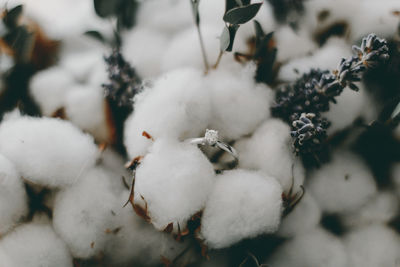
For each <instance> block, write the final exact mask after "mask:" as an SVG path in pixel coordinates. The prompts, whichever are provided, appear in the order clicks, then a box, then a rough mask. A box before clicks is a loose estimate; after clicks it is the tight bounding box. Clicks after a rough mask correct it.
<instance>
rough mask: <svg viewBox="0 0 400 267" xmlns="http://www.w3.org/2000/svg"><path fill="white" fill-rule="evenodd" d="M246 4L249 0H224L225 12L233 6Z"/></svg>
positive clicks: (248, 3)
mask: <svg viewBox="0 0 400 267" xmlns="http://www.w3.org/2000/svg"><path fill="white" fill-rule="evenodd" d="M247 5H250V0H225V13H227V12H228V11H229V10H231V9H233V8H235V7H240V6H247Z"/></svg>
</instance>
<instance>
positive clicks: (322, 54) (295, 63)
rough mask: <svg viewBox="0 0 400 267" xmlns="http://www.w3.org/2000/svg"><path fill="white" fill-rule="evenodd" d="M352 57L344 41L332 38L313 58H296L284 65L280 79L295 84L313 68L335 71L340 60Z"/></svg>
mask: <svg viewBox="0 0 400 267" xmlns="http://www.w3.org/2000/svg"><path fill="white" fill-rule="evenodd" d="M348 56H351V49H350V46H349V44H348V43H346V42H345V41H344V40H343V39H339V38H331V39H330V40H329V41H328V42H327V43H326V44H325V45H324V46H323V47H322V48H321V49H319V50H316V51H315V53H314V54H313V55H311V56H306V57H301V58H295V59H293V60H290V61H289V62H288V63H287V64H285V65H283V66H282V67H281V69H280V71H279V74H278V79H280V80H282V81H286V82H293V81H295V80H296V79H298V78H300V77H301V76H302V75H303V74H304V73H308V72H309V71H310V69H311V68H314V69H316V68H320V69H322V70H334V69H336V68H337V66H338V64H339V62H340V60H341V59H342V58H346V57H348Z"/></svg>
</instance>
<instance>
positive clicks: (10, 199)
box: [0, 154, 28, 236]
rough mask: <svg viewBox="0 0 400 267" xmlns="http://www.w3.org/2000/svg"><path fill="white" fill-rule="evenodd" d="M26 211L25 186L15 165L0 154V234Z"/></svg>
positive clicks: (9, 227) (13, 224)
mask: <svg viewBox="0 0 400 267" xmlns="http://www.w3.org/2000/svg"><path fill="white" fill-rule="evenodd" d="M27 212H28V202H27V196H26V193H25V188H24V185H23V183H22V180H21V177H20V176H19V174H18V172H17V170H16V169H15V166H14V165H13V164H12V163H11V162H10V161H9V160H8V159H6V158H5V157H4V156H3V155H1V154H0V214H1V216H0V236H2V235H4V234H5V233H6V232H7V231H8V230H10V229H11V228H12V227H13V226H15V224H16V223H17V222H18V221H19V219H20V218H21V217H23V216H25V215H26V214H27Z"/></svg>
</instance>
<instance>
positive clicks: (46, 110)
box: [29, 66, 74, 116]
mask: <svg viewBox="0 0 400 267" xmlns="http://www.w3.org/2000/svg"><path fill="white" fill-rule="evenodd" d="M73 83H74V78H73V76H72V75H71V74H70V73H69V72H68V71H67V70H65V69H64V68H62V67H58V66H55V67H51V68H48V69H45V70H42V71H40V72H38V73H36V74H35V75H34V76H33V77H32V79H31V81H30V84H29V88H30V94H31V95H32V96H33V98H34V100H35V102H36V103H38V104H39V106H40V110H41V111H42V114H43V115H45V116H51V115H52V114H53V113H54V112H55V111H56V110H57V109H59V108H61V107H63V104H64V98H65V95H66V93H67V92H68V89H69V87H71V86H72V84H73Z"/></svg>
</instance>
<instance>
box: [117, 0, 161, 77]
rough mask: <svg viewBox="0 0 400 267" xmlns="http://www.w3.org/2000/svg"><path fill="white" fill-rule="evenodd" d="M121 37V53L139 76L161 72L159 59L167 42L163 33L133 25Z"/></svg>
mask: <svg viewBox="0 0 400 267" xmlns="http://www.w3.org/2000/svg"><path fill="white" fill-rule="evenodd" d="M153 2H155V1H153ZM123 37H124V42H123V44H122V54H123V55H124V56H125V58H126V59H127V60H128V61H129V62H130V63H131V65H132V66H134V67H135V70H136V71H137V72H138V74H139V75H140V76H141V77H144V78H151V77H156V76H158V75H159V74H161V64H160V60H161V59H162V58H163V56H164V53H165V49H166V47H167V46H168V43H169V39H168V36H167V35H166V34H165V33H160V32H157V31H155V30H153V29H151V28H145V27H134V28H133V29H132V30H130V31H127V32H126V33H125V34H123ZM143 51H147V52H143Z"/></svg>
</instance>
